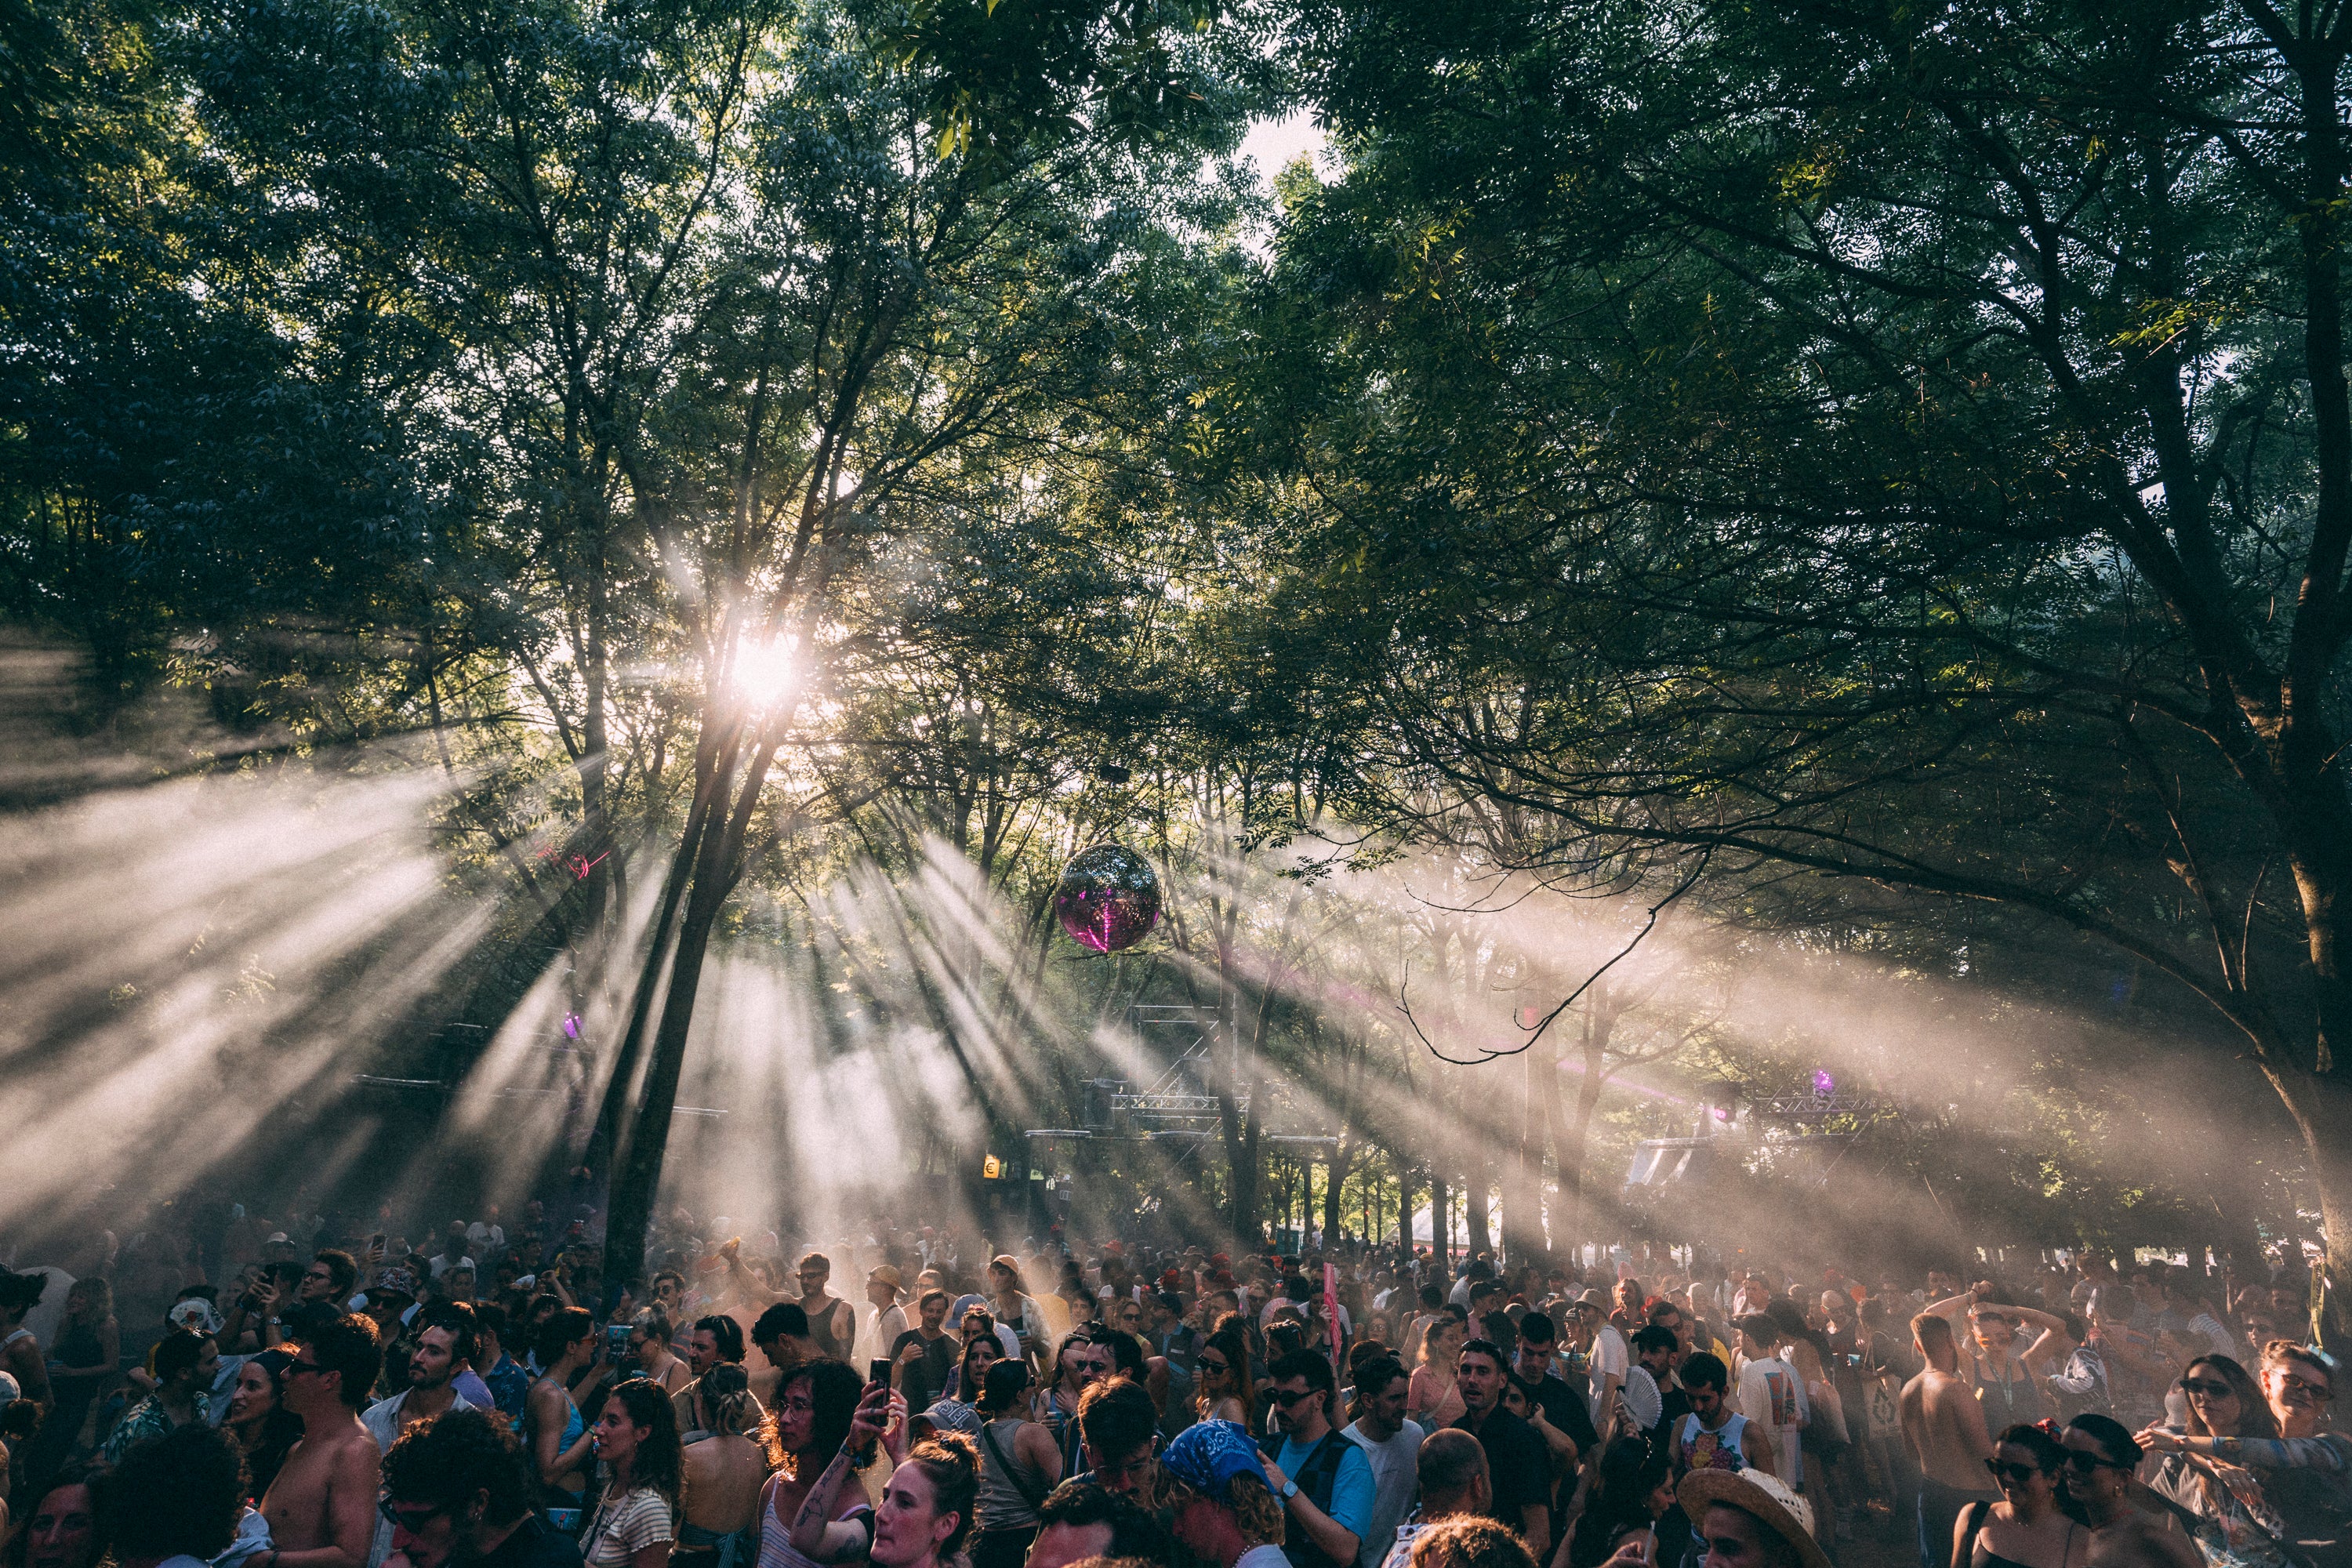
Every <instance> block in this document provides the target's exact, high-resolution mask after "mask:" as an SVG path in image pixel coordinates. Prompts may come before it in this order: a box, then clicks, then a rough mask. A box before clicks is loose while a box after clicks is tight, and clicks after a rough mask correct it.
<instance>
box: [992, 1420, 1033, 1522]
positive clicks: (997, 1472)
mask: <svg viewBox="0 0 2352 1568" xmlns="http://www.w3.org/2000/svg"><path fill="white" fill-rule="evenodd" d="M985 1430H986V1432H987V1433H988V1436H989V1437H990V1438H991V1439H992V1444H991V1443H982V1445H981V1446H980V1520H979V1523H980V1528H981V1529H982V1530H1034V1529H1035V1528H1036V1525H1037V1510H1036V1509H1035V1507H1034V1505H1032V1504H1031V1502H1030V1501H1029V1500H1028V1499H1027V1498H1026V1497H1024V1496H1023V1495H1022V1492H1021V1488H1020V1487H1018V1486H1015V1485H1014V1484H1013V1482H1014V1481H1015V1480H1016V1479H1018V1480H1020V1481H1022V1482H1024V1483H1025V1484H1026V1485H1027V1486H1028V1488H1029V1489H1030V1490H1031V1491H1033V1492H1034V1493H1036V1495H1037V1496H1039V1497H1041V1498H1042V1497H1044V1496H1045V1494H1046V1492H1048V1491H1049V1490H1051V1488H1049V1487H1048V1486H1046V1485H1045V1476H1044V1475H1043V1474H1042V1473H1041V1472H1039V1471H1038V1470H1036V1469H1035V1468H1032V1467H1031V1466H1029V1465H1026V1464H1024V1463H1023V1462H1022V1460H1021V1458H1020V1456H1019V1455H1017V1454H1015V1453H1014V1452H1013V1438H1014V1436H1017V1435H1018V1434H1019V1432H1020V1430H1021V1422H1020V1421H1019V1419H1018V1418H1016V1417H1014V1416H1011V1415H1000V1416H998V1417H997V1418H996V1419H995V1420H993V1421H991V1422H990V1423H989V1424H988V1426H986V1428H985ZM999 1454H1002V1455H1003V1456H1004V1463H1003V1464H1002V1465H1000V1464H998V1463H997V1462H996V1457H997V1455H999ZM1007 1467H1010V1468H1011V1469H1012V1470H1018V1471H1019V1472H1020V1473H1019V1475H1018V1477H1015V1476H1014V1475H1013V1474H1012V1473H1010V1471H1009V1470H1008V1468H1007Z"/></svg>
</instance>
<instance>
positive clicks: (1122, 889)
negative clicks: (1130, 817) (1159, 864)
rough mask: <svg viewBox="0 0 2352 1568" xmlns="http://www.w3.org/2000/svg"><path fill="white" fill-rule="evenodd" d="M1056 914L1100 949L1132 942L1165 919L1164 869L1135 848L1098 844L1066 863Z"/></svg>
mask: <svg viewBox="0 0 2352 1568" xmlns="http://www.w3.org/2000/svg"><path fill="white" fill-rule="evenodd" d="M1054 914H1055V917H1056V918H1057V919H1059V920H1060V921H1061V922H1062V929H1063V930H1064V931H1068V932H1069V933H1070V935H1071V936H1072V937H1073V938H1074V939H1076V941H1078V942H1084V943H1085V944H1086V945H1087V946H1088V947H1090V948H1093V949H1094V950H1095V951H1096V952H1118V950H1119V949H1121V948H1123V947H1132V946H1134V945H1135V944H1136V943H1137V942H1141V941H1142V940H1143V939H1144V937H1145V936H1146V935H1148V934H1149V933H1150V931H1151V928H1152V927H1153V926H1156V925H1158V924H1159V923H1160V874H1159V873H1158V872H1156V871H1154V870H1153V869H1152V868H1151V862H1150V861H1149V860H1146V859H1145V858H1143V857H1142V856H1140V855H1138V854H1137V853H1135V851H1133V850H1131V849H1125V848H1122V847H1119V846H1118V845H1116V844H1097V845H1096V846H1095V847H1093V848H1091V849H1085V850H1081V851H1079V852H1078V854H1077V855H1076V857H1075V858H1072V860H1071V861H1070V863H1069V864H1068V865H1067V866H1065V867H1063V868H1062V880H1061V883H1060V885H1059V886H1057V887H1056V888H1055V889H1054Z"/></svg>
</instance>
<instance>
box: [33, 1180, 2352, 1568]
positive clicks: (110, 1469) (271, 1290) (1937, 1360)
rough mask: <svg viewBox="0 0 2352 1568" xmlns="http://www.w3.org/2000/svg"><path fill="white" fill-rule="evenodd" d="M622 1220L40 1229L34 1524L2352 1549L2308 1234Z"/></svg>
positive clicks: (550, 1546)
mask: <svg viewBox="0 0 2352 1568" xmlns="http://www.w3.org/2000/svg"><path fill="white" fill-rule="evenodd" d="M594 1221H595V1215H594V1214H593V1211H588V1210H581V1211H575V1212H572V1213H571V1214H569V1215H567V1216H566V1217H563V1218H561V1219H551V1217H550V1215H549V1214H548V1212H547V1211H546V1209H545V1208H544V1207H542V1206H541V1205H536V1204H534V1205H530V1207H529V1208H528V1209H527V1210H526V1211H525V1212H523V1213H521V1214H519V1215H515V1216H514V1221H513V1224H512V1226H510V1227H509V1226H508V1225H507V1224H505V1223H504V1222H503V1221H502V1218H501V1216H500V1215H499V1214H498V1213H497V1212H496V1211H491V1212H489V1213H488V1214H487V1215H484V1216H483V1217H481V1218H478V1219H475V1220H471V1221H465V1220H452V1221H450V1222H448V1224H447V1225H446V1226H445V1227H443V1228H442V1229H440V1230H439V1231H437V1232H436V1233H435V1234H434V1235H433V1236H432V1237H430V1239H429V1241H428V1242H427V1243H426V1244H425V1245H424V1246H412V1245H411V1244H410V1243H409V1242H408V1241H407V1240H406V1239H405V1238H404V1237H399V1236H396V1235H394V1234H390V1233H391V1231H392V1228H393V1227H392V1225H391V1222H390V1215H388V1214H387V1215H380V1216H379V1217H378V1219H377V1220H376V1221H375V1222H374V1223H373V1225H372V1226H369V1227H368V1228H367V1229H366V1230H365V1233H364V1234H362V1230H361V1227H360V1226H357V1225H354V1224H352V1222H350V1221H348V1220H340V1219H337V1218H336V1217H334V1216H331V1215H307V1216H304V1215H299V1213H298V1214H297V1215H294V1216H293V1217H289V1218H288V1219H286V1220H283V1221H276V1222H273V1221H268V1220H262V1219H259V1218H249V1217H248V1216H247V1215H246V1214H245V1213H244V1211H242V1210H236V1211H234V1212H233V1213H230V1214H228V1215H226V1216H225V1217H224V1218H223V1220H222V1223H220V1224H219V1225H217V1226H209V1227H203V1228H201V1229H200V1231H199V1233H198V1234H194V1235H184V1234H183V1235H174V1234H170V1233H168V1231H166V1230H164V1229H163V1228H162V1227H158V1228H157V1229H155V1230H151V1231H144V1232H141V1233H139V1234H137V1235H134V1236H133V1237H131V1238H129V1239H128V1240H127V1241H119V1240H118V1239H117V1238H116V1237H113V1236H111V1235H108V1236H106V1237H104V1238H103V1241H102V1244H101V1245H100V1246H98V1247H95V1248H94V1249H93V1252H92V1255H91V1256H90V1257H88V1258H71V1259H68V1260H67V1261H68V1262H70V1263H73V1264H75V1265H76V1266H77V1268H75V1269H74V1270H73V1271H68V1268H64V1267H62V1266H44V1267H38V1268H30V1267H24V1264H25V1260H24V1259H21V1258H20V1259H18V1260H17V1263H18V1265H19V1267H18V1268H16V1269H13V1270H10V1271H7V1272H5V1273H0V1443H5V1459H0V1488H5V1489H0V1523H5V1528H6V1531H7V1533H6V1547H5V1551H6V1553H7V1559H8V1563H7V1565H6V1568H99V1565H100V1564H101V1563H108V1562H110V1563H114V1564H116V1565H117V1568H151V1565H161V1564H169V1565H170V1568H191V1564H192V1563H212V1564H216V1565H219V1568H381V1565H383V1564H393V1565H394V1568H441V1565H442V1564H444V1563H472V1562H475V1561H477V1560H479V1561H482V1562H486V1563H496V1564H499V1565H502V1568H570V1565H572V1564H575V1563H584V1564H588V1565H590V1568H834V1565H840V1564H849V1565H855V1564H858V1563H875V1564H879V1565H881V1568H933V1565H937V1568H1070V1565H1072V1564H1076V1563H1087V1564H1089V1565H1092V1568H1286V1565H1287V1568H1832V1564H1833V1563H1838V1562H1839V1561H1840V1559H1841V1558H1842V1557H1844V1556H1845V1555H1846V1554H1848V1553H1849V1552H1853V1551H1855V1550H1857V1546H1856V1543H1857V1542H1868V1543H1874V1549H1875V1550H1876V1551H1877V1552H1878V1553H1879V1555H1880V1557H1881V1558H1882V1559H1884V1558H1885V1556H1886V1555H1887V1554H1888V1553H1889V1552H1895V1554H1897V1555H1899V1556H1900V1557H1901V1558H1903V1559H1908V1558H1910V1557H1912V1556H1914V1555H1916V1559H1917V1561H1918V1563H1920V1565H1921V1568H2199V1563H2200V1560H2201V1561H2202V1562H2203V1563H2209V1564H2213V1565H2215V1568H2338V1563H2339V1560H2340V1561H2341V1563H2343V1564H2345V1565H2347V1568H2352V1436H2347V1435H2345V1434H2341V1433H2338V1432H2337V1431H2336V1429H2335V1428H2334V1426H2333V1424H2332V1420H2331V1416H2332V1411H2333V1398H2334V1392H2335V1389H2334V1382H2335V1376H2336V1364H2335V1363H2334V1361H2333V1360H2332V1359H2331V1358H2330V1357H2329V1356H2327V1355H2326V1353H2324V1352H2322V1351H2320V1350H2318V1349H2316V1348H2315V1347H2313V1346H2312V1345H2311V1344H2310V1343H2309V1342H2307V1323H2308V1321H2309V1318H2310V1311H2309V1309H2308V1307H2307V1305H2306V1303H2307V1302H2308V1301H2309V1300H2310V1282H2309V1280H2308V1278H2307V1277H2306V1276H2305V1273H2304V1272H2303V1271H2302V1270H2303V1264H2302V1260H2301V1259H2300V1258H2286V1259H2284V1260H2283V1261H2281V1262H2279V1263H2277V1264H2275V1265H2271V1266H2266V1267H2264V1268H2263V1269H2262V1271H2261V1272H2262V1274H2263V1278H2261V1279H2237V1278H2235V1277H2234V1276H2233V1275H2231V1273H2229V1272H2228V1271H2227V1270H2221V1269H2206V1268H2187V1267H2182V1266H2179V1265H2177V1264H2168V1263H2166V1262H2163V1261H2157V1262H2148V1263H2130V1262H2126V1263H2120V1264H2119V1263H2118V1262H2117V1261H2116V1260H2113V1259H2106V1258H2096V1257H2087V1256H2085V1257H2075V1258H2064V1259H2061V1260H2055V1261H2053V1260H2052V1259H2049V1258H2038V1257H2037V1258H2034V1259H2032V1262H2031V1264H2030V1266H2005V1265H2002V1264H1997V1263H1995V1262H1992V1261H1990V1260H1970V1261H1969V1265H1968V1266H1967V1267H1966V1268H1944V1269H1928V1270H1926V1271H1925V1272H1924V1273H1923V1274H1922V1276H1921V1277H1920V1278H1919V1279H1916V1281H1914V1280H1911V1279H1906V1278H1901V1277H1897V1276H1895V1275H1892V1274H1886V1275H1879V1276H1876V1277H1874V1278H1871V1279H1864V1278H1863V1277H1862V1276H1860V1275H1848V1274H1846V1273H1844V1272H1842V1271H1841V1270H1839V1269H1837V1268H1825V1269H1815V1270H1806V1271H1794V1270H1784V1269H1778V1268H1769V1267H1762V1266H1758V1265H1755V1264H1751V1263H1748V1262H1747V1261H1746V1260H1745V1258H1744V1255H1742V1256H1741V1257H1738V1258H1734V1259H1731V1260H1727V1259H1725V1258H1720V1257H1716V1256H1713V1255H1710V1254H1708V1253H1706V1252H1704V1251H1701V1252H1696V1253H1694V1252H1691V1251H1688V1250H1682V1249H1675V1250H1660V1249H1657V1248H1654V1247H1642V1248H1640V1249H1639V1250H1638V1251H1636V1250H1634V1249H1633V1248H1630V1247H1613V1248H1608V1249H1604V1250H1599V1251H1597V1252H1596V1251H1595V1250H1593V1249H1587V1250H1586V1251H1585V1253H1584V1254H1583V1255H1582V1256H1580V1258H1577V1259H1575V1260H1568V1259H1560V1258H1543V1259H1540V1260H1538V1261H1535V1262H1533V1263H1528V1262H1525V1261H1522V1260H1517V1259H1513V1260H1509V1261H1508V1262H1498V1261H1497V1260H1496V1259H1495V1258H1491V1257H1488V1256H1487V1255H1485V1254H1479V1255H1477V1256H1475V1257H1468V1258H1463V1257H1458V1256H1436V1255H1433V1253H1432V1252H1431V1250H1430V1249H1429V1248H1427V1247H1420V1248H1411V1249H1399V1248H1394V1247H1391V1248H1385V1249H1375V1248H1370V1247H1363V1246H1361V1245H1358V1244H1355V1243H1353V1242H1350V1241H1347V1240H1344V1239H1339V1240H1336V1241H1335V1244H1334V1245H1333V1246H1331V1247H1328V1248H1325V1247H1318V1246H1317V1245H1315V1243H1316V1242H1317V1241H1319V1239H1320V1238H1308V1246H1307V1248H1306V1249H1305V1250H1304V1252H1303V1254H1301V1253H1293V1254H1291V1255H1288V1256H1285V1255H1283V1254H1281V1253H1279V1252H1276V1251H1275V1250H1272V1249H1267V1250H1265V1251H1260V1252H1249V1251H1244V1250H1242V1249H1240V1248H1238V1247H1230V1248H1224V1249H1219V1248H1217V1247H1213V1246H1210V1245H1199V1246H1172V1245H1162V1246H1156V1247H1155V1246H1148V1245H1144V1244H1141V1243H1124V1242H1121V1241H1119V1240H1103V1241H1100V1242H1097V1243H1094V1244H1067V1243H1066V1241H1065V1239H1064V1238H1063V1237H1060V1236H1058V1235H1055V1236H1052V1237H1047V1238H1045V1240H1044V1241H1043V1242H1040V1241H1038V1240H1037V1239H1035V1238H1031V1239H1030V1240H1028V1241H1026V1242H1024V1244H1023V1245H1021V1246H1020V1247H1016V1248H1013V1249H1012V1250H1007V1251H1001V1252H1000V1251H996V1250H993V1249H992V1247H990V1246H988V1245H987V1244H986V1243H984V1242H983V1241H982V1240H980V1239H979V1238H978V1237H969V1238H968V1237H964V1236H962V1235H960V1234H959V1233H958V1232H957V1231H956V1230H955V1229H953V1228H950V1227H941V1228H936V1229H935V1228H930V1227H925V1228H921V1229H919V1230H908V1229H904V1228H898V1227H893V1226H887V1225H881V1224H876V1225H874V1226H871V1227H869V1228H868V1229H866V1231H865V1232H863V1233H862V1234H860V1235H858V1236H856V1237H852V1238H846V1239H843V1240H841V1241H838V1242H835V1243H833V1244H830V1245H829V1246H828V1247H826V1248H824V1249H823V1250H820V1249H816V1248H809V1249H806V1250H801V1249H788V1248H787V1247H784V1246H783V1245H782V1244H781V1242H780V1241H779V1239H778V1238H777V1237H775V1236H773V1235H772V1234H755V1235H754V1236H753V1237H751V1238H750V1239H749V1240H748V1241H747V1240H746V1239H745V1238H744V1237H741V1236H740V1235H735V1234H732V1233H733V1231H734V1228H735V1227H734V1226H732V1225H731V1224H730V1222H729V1221H727V1220H725V1219H723V1218H722V1219H717V1220H714V1221H711V1222H709V1224H702V1225H698V1224H697V1223H696V1222H695V1220H694V1219H693V1217H692V1216H690V1215H685V1214H683V1213H676V1214H673V1215H668V1216H666V1218H665V1221H664V1223H663V1224H662V1225H661V1226H659V1227H658V1228H657V1231H656V1236H655V1237H654V1246H653V1247H652V1248H651V1250H650V1251H649V1254H648V1257H649V1258H650V1259H651V1260H652V1266H651V1268H650V1270H649V1273H648V1276H647V1278H646V1283H645V1288H644V1289H643V1291H642V1294H639V1293H636V1292H632V1291H627V1290H622V1289H617V1288H610V1287H608V1285H607V1282H606V1281H605V1280H604V1278H603V1275H602V1270H601V1267H600V1265H601V1251H600V1248H599V1247H598V1245H597V1237H596V1232H595V1228H594ZM850 1281H856V1284H855V1286H854V1293H853V1290H852V1289H837V1287H846V1286H848V1285H849V1282H850ZM1898 1542H1899V1545H1898V1544H1897V1543H1898Z"/></svg>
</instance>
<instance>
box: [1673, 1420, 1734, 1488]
mask: <svg viewBox="0 0 2352 1568" xmlns="http://www.w3.org/2000/svg"><path fill="white" fill-rule="evenodd" d="M1747 1430H1748V1417H1747V1416H1745V1415H1734V1416H1732V1418H1731V1419H1730V1420H1728V1421H1727V1422H1725V1423H1724V1424H1723V1425H1722V1426H1719V1427H1717V1429H1716V1430H1714V1431H1712V1432H1710V1431H1708V1430H1707V1429H1706V1427H1704V1426H1700V1425H1699V1421H1698V1417H1697V1416H1696V1415H1685V1416H1684V1417H1683V1425H1682V1430H1681V1431H1680V1432H1679V1433H1678V1434H1677V1436H1680V1437H1681V1439H1682V1450H1683V1453H1682V1458H1681V1459H1680V1460H1679V1461H1678V1462H1677V1463H1676V1465H1675V1480H1677V1481H1679V1480H1681V1479H1683V1477H1685V1476H1686V1475H1688V1474H1690V1473H1691V1472H1692V1471H1693V1470H1744V1469H1746V1468H1748V1454H1747V1451H1746V1450H1745V1449H1744V1448H1743V1447H1741V1446H1740V1444H1741V1441H1742V1437H1741V1435H1742V1434H1743V1433H1745V1432H1746V1431H1747Z"/></svg>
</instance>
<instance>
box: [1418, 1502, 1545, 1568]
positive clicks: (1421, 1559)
mask: <svg viewBox="0 0 2352 1568" xmlns="http://www.w3.org/2000/svg"><path fill="white" fill-rule="evenodd" d="M1409 1561H1410V1563H1411V1564H1412V1568H1535V1563H1536V1560H1535V1559H1534V1558H1533V1557H1532V1556H1530V1555H1529V1554H1528V1547H1527V1542H1523V1541H1521V1540H1520V1539H1519V1537H1518V1534H1517V1531H1513V1530H1512V1529H1511V1527H1510V1526H1508V1525H1507V1524H1504V1523H1502V1522H1501V1521H1496V1520H1492V1519H1486V1518H1482V1517H1479V1516H1477V1515H1474V1514H1457V1515H1455V1516H1454V1518H1451V1519H1443V1520H1440V1521H1437V1522H1436V1523H1434V1524H1432V1525H1430V1526H1429V1527H1427V1528H1426V1529H1424V1530H1423V1531H1422V1532H1421V1533H1420V1534H1418V1535H1416V1536H1414V1537H1413V1538H1412V1556H1411V1558H1410V1559H1409Z"/></svg>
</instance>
